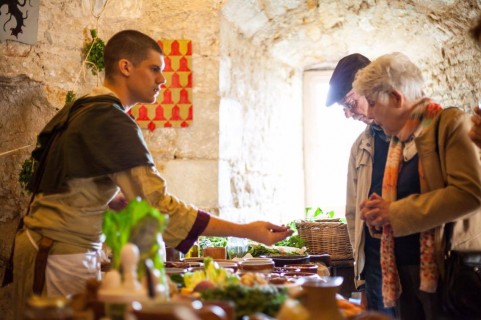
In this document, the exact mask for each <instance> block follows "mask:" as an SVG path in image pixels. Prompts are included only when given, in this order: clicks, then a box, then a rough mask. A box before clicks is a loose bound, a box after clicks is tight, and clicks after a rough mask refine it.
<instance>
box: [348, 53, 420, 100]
mask: <svg viewBox="0 0 481 320" xmlns="http://www.w3.org/2000/svg"><path fill="white" fill-rule="evenodd" d="M423 87H424V79H423V76H422V74H421V70H419V68H418V67H417V66H416V65H415V64H414V63H412V62H411V60H409V58H408V57H407V56H406V55H405V54H402V53H400V52H394V53H390V54H385V55H382V56H380V57H379V58H377V59H376V60H374V61H372V62H371V63H370V64H369V65H367V66H366V67H365V68H363V69H361V70H359V71H358V72H357V74H356V78H355V80H354V82H353V88H354V91H356V93H358V94H360V95H363V96H365V97H366V98H368V99H369V100H372V101H376V100H379V101H382V102H383V103H387V101H388V99H389V94H390V93H391V91H392V90H398V91H400V92H401V93H402V94H403V95H404V97H405V99H406V100H407V101H415V100H417V99H420V98H422V97H423Z"/></svg>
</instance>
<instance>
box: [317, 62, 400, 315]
mask: <svg viewBox="0 0 481 320" xmlns="http://www.w3.org/2000/svg"><path fill="white" fill-rule="evenodd" d="M369 63H370V61H369V59H368V58H366V57H365V56H363V55H361V54H358V53H354V54H351V55H348V56H346V57H344V58H342V59H341V60H339V62H338V64H337V66H336V68H335V69H334V72H333V74H332V77H331V80H330V81H329V92H328V96H327V101H326V105H327V106H331V105H333V104H335V103H337V104H339V105H341V106H342V107H343V109H344V113H345V115H346V118H353V119H356V120H359V121H363V122H364V123H366V124H367V127H366V130H365V131H364V132H362V133H361V134H360V135H359V137H358V138H357V140H356V141H355V142H354V144H353V145H352V148H351V154H350V157H349V167H348V174H347V195H346V220H347V224H348V230H349V238H350V241H351V245H352V248H353V253H354V276H355V279H356V287H357V288H358V290H360V291H364V292H365V294H364V293H363V295H362V297H363V299H362V303H363V304H364V305H365V306H366V307H367V309H369V310H377V311H380V312H383V313H386V314H388V315H390V316H392V317H396V312H395V309H394V308H385V307H384V304H383V299H382V276H381V266H380V240H379V238H376V237H373V236H372V235H371V234H370V232H369V229H368V228H367V226H366V225H365V223H364V221H363V220H361V219H360V216H361V214H360V207H359V205H360V203H361V202H362V201H363V200H364V199H366V198H367V197H368V196H369V195H370V194H372V193H374V192H375V193H377V194H381V188H382V179H383V176H384V167H385V165H386V158H387V151H388V147H389V140H390V138H389V137H387V136H386V134H385V133H384V131H383V130H382V128H381V127H379V126H378V125H376V124H375V123H374V122H373V121H372V119H369V118H368V115H367V111H368V103H367V101H366V98H365V97H363V96H359V95H358V94H356V93H355V92H354V91H353V89H352V83H353V81H354V77H355V75H356V73H357V71H358V70H360V69H362V68H364V67H365V66H367V65H368V64H369ZM366 299H367V305H366V301H365V300H366Z"/></svg>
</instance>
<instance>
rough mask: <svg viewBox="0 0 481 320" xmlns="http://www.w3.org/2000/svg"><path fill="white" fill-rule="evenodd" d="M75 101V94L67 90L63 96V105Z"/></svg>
mask: <svg viewBox="0 0 481 320" xmlns="http://www.w3.org/2000/svg"><path fill="white" fill-rule="evenodd" d="M74 100H75V92H73V91H71V90H69V91H67V95H66V96H65V103H69V102H72V101H74Z"/></svg>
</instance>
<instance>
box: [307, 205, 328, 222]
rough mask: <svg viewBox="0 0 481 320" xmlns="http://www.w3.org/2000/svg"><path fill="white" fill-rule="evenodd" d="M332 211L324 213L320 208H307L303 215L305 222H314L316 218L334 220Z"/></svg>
mask: <svg viewBox="0 0 481 320" xmlns="http://www.w3.org/2000/svg"><path fill="white" fill-rule="evenodd" d="M334 214H335V213H334V211H329V212H326V213H324V211H322V209H321V208H319V207H318V208H311V207H307V208H306V211H305V213H304V218H305V220H316V218H318V217H319V216H320V217H319V218H334Z"/></svg>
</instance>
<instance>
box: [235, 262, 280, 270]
mask: <svg viewBox="0 0 481 320" xmlns="http://www.w3.org/2000/svg"><path fill="white" fill-rule="evenodd" d="M272 270H274V262H273V261H256V260H246V261H240V262H239V271H240V272H261V273H270V272H272Z"/></svg>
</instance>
